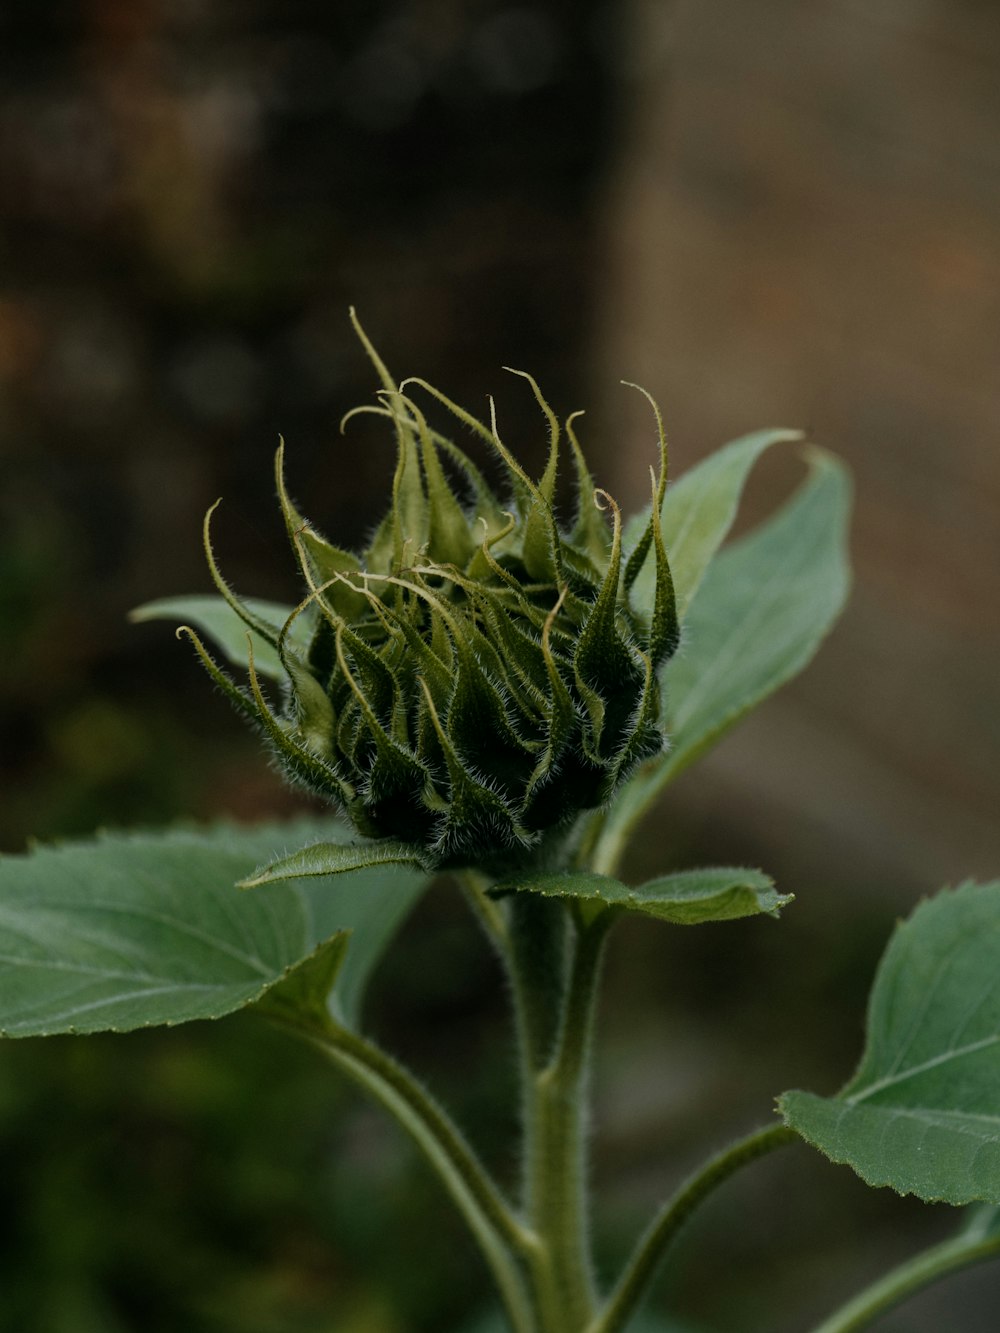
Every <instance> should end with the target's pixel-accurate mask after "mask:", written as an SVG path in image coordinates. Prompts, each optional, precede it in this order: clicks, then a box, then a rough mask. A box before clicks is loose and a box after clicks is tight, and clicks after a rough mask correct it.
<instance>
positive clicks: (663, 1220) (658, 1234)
mask: <svg viewBox="0 0 1000 1333" xmlns="http://www.w3.org/2000/svg"><path fill="white" fill-rule="evenodd" d="M796 1137H797V1136H796V1134H795V1132H794V1130H791V1129H788V1128H787V1127H786V1126H785V1125H769V1126H768V1127H767V1128H766V1129H759V1130H756V1131H755V1132H754V1133H753V1134H749V1135H748V1136H747V1137H746V1138H745V1139H740V1140H739V1141H738V1142H736V1143H734V1144H731V1145H730V1146H729V1147H728V1148H725V1149H723V1151H722V1152H720V1153H718V1154H717V1155H716V1156H715V1157H712V1158H711V1159H710V1160H709V1161H708V1162H707V1163H706V1164H705V1165H704V1166H703V1167H702V1168H701V1169H700V1170H698V1171H696V1172H695V1173H694V1175H692V1176H690V1177H689V1178H688V1180H686V1181H685V1183H684V1184H683V1185H682V1186H681V1187H680V1189H679V1190H678V1191H677V1193H676V1194H675V1195H674V1196H673V1198H671V1199H669V1200H668V1201H667V1203H666V1204H665V1205H664V1206H663V1208H662V1209H661V1211H660V1212H659V1214H658V1215H657V1216H656V1218H655V1219H654V1220H653V1223H652V1225H651V1226H650V1227H649V1229H648V1231H647V1232H646V1234H645V1235H644V1236H643V1238H642V1239H641V1240H640V1242H639V1244H638V1245H637V1247H636V1249H635V1250H634V1252H633V1254H632V1257H631V1259H630V1260H629V1261H628V1264H627V1265H626V1267H625V1270H624V1272H623V1273H622V1275H621V1278H620V1279H619V1281H618V1285H617V1286H616V1287H615V1290H614V1291H613V1292H612V1293H611V1296H610V1297H609V1298H608V1301H607V1304H606V1305H605V1307H604V1309H603V1310H602V1311H601V1312H600V1314H599V1315H598V1316H597V1318H596V1319H594V1320H593V1322H592V1323H590V1324H588V1325H586V1326H585V1328H586V1333H619V1330H620V1329H623V1328H624V1327H625V1325H626V1323H627V1322H628V1320H629V1319H631V1317H632V1316H633V1315H634V1314H635V1312H636V1309H637V1308H638V1306H639V1303H640V1302H641V1301H642V1299H643V1298H644V1297H645V1295H646V1293H647V1292H648V1290H649V1286H650V1283H651V1282H652V1280H653V1277H654V1276H655V1274H656V1269H657V1267H658V1266H659V1264H660V1262H661V1260H662V1259H663V1256H664V1255H665V1254H666V1251H667V1249H668V1248H669V1246H670V1244H671V1243H672V1242H673V1240H674V1239H675V1237H676V1236H677V1234H678V1232H679V1231H680V1230H681V1228H682V1227H683V1226H684V1224H685V1223H686V1222H687V1220H688V1218H689V1217H690V1216H691V1214H692V1213H693V1212H694V1211H695V1209H696V1208H697V1207H698V1205H699V1204H700V1203H701V1202H702V1200H704V1199H705V1198H707V1196H708V1195H709V1194H711V1193H712V1192H713V1191H714V1190H715V1189H717V1188H718V1186H719V1185H721V1184H722V1183H723V1181H725V1180H727V1179H728V1178H729V1177H730V1176H731V1175H733V1174H734V1173H735V1172H736V1171H738V1170H740V1168H741V1167H743V1166H746V1165H747V1164H748V1163H749V1162H753V1161H756V1160H757V1158H758V1157H763V1156H764V1155H765V1154H766V1153H769V1152H773V1151H774V1150H775V1149H776V1148H780V1147H782V1146H783V1145H784V1144H786V1143H792V1142H793V1141H794V1140H795V1139H796ZM817 1333H818V1331H817ZM824 1333H830V1330H826V1329H825V1330H824Z"/></svg>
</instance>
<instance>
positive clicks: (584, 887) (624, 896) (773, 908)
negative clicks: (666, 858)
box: [496, 866, 792, 926]
mask: <svg viewBox="0 0 1000 1333" xmlns="http://www.w3.org/2000/svg"><path fill="white" fill-rule="evenodd" d="M515 890H516V891H518V892H522V893H539V894H542V895H543V896H545V897H547V898H576V899H579V900H581V901H586V902H594V903H600V904H603V905H604V906H606V907H615V908H622V909H624V910H626V911H630V912H642V913H643V914H644V915H645V916H652V917H656V918H657V919H658V920H660V921H670V922H672V923H673V924H674V925H678V926H693V925H699V924H700V923H701V922H703V921H732V920H734V919H736V918H737V917H744V916H757V915H758V914H759V913H761V912H764V913H766V914H767V915H769V916H777V914H778V909H779V908H781V907H784V905H785V904H786V903H789V902H791V901H792V899H791V896H790V895H787V894H781V893H778V892H777V891H776V890H775V888H774V881H773V880H771V879H770V878H769V877H768V876H767V875H765V874H764V873H763V872H762V871H760V870H743V869H734V868H732V867H730V866H718V867H712V868H709V869H703V870H681V871H677V872H676V873H675V874H672V875H662V876H661V877H660V878H659V879H652V880H650V881H649V882H648V883H647V884H641V885H640V886H639V887H638V888H636V889H630V888H629V887H628V885H626V884H623V883H622V882H621V880H619V879H614V878H613V877H612V876H610V875H596V874H592V873H590V872H588V871H576V872H570V873H567V874H561V875H560V874H550V875H532V876H530V877H528V878H526V879H517V880H511V881H509V882H507V883H504V884H500V885H498V886H497V888H496V892H497V893H498V894H499V893H505V892H508V891H515Z"/></svg>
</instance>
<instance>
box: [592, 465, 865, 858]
mask: <svg viewBox="0 0 1000 1333" xmlns="http://www.w3.org/2000/svg"><path fill="white" fill-rule="evenodd" d="M809 461H810V465H811V473H810V476H809V477H808V479H807V480H806V482H805V483H804V484H803V485H802V486H801V487H800V489H799V490H798V491H797V492H796V494H795V495H794V496H793V497H792V499H791V500H790V501H789V502H788V504H786V505H785V506H784V507H783V508H782V509H781V510H779V512H778V513H777V514H776V515H775V516H774V517H773V518H772V519H770V520H769V521H768V522H767V523H765V524H764V525H762V526H761V527H759V528H757V529H755V530H754V531H753V532H752V533H750V535H749V536H747V537H744V538H743V539H742V540H741V541H738V542H734V543H733V545H732V546H729V547H727V548H726V549H725V550H723V551H722V552H721V553H720V554H719V555H718V557H717V558H716V559H715V560H714V561H713V562H712V565H711V568H710V569H709V570H708V573H707V574H706V576H705V579H704V582H703V583H702V586H701V590H700V592H699V593H698V597H697V598H696V600H695V601H694V603H693V604H692V605H691V607H690V610H689V612H688V616H687V620H686V621H685V630H684V639H685V641H684V643H683V644H682V646H681V648H680V650H679V651H678V652H677V654H676V655H675V656H674V657H673V658H672V659H671V661H670V662H669V663H668V665H667V667H666V669H665V670H664V672H663V676H662V681H663V694H664V712H665V718H666V730H667V734H668V736H669V737H670V740H671V747H670V749H669V750H668V751H667V753H666V754H664V755H663V756H662V757H660V758H657V759H654V760H651V761H649V762H648V763H646V764H644V765H643V766H642V767H641V768H640V769H639V770H638V771H637V772H636V774H635V775H634V776H633V777H632V778H631V779H630V780H629V781H628V782H626V783H625V784H624V786H623V787H622V788H621V789H620V790H619V792H618V794H617V795H616V797H615V799H614V803H613V805H612V808H611V810H610V812H609V815H608V820H607V824H606V828H605V832H604V835H603V840H604V844H605V846H610V845H613V844H620V842H621V841H622V840H623V839H624V837H625V835H626V834H627V832H628V830H629V829H631V828H632V827H633V826H634V825H635V824H636V822H637V821H638V820H639V819H640V818H641V816H642V815H643V814H644V813H645V811H646V810H647V809H648V808H649V806H650V805H651V804H652V802H653V801H654V800H655V799H656V797H657V795H658V794H659V792H660V791H661V790H662V788H663V787H665V786H666V784H667V783H668V782H670V781H671V779H673V778H675V777H676V776H677V774H678V773H680V772H682V771H683V769H685V768H686V767H687V766H688V764H690V763H692V762H693V761H694V760H695V759H697V758H698V757H699V756H700V755H702V754H703V753H704V752H705V751H706V750H707V749H709V748H710V747H711V746H712V745H714V744H715V742H716V741H717V740H719V739H720V737H722V736H723V735H725V733H726V732H727V731H728V730H729V729H730V728H731V727H732V726H734V725H735V724H736V723H737V722H738V721H739V720H740V718H742V717H744V716H745V715H746V714H747V713H748V712H749V711H750V710H751V709H752V708H754V707H755V706H756V705H757V704H759V703H761V702H762V701H763V700H764V699H766V698H767V696H768V695H769V694H771V693H773V691H774V690H776V689H777V688H778V686H779V685H783V684H784V683H785V682H786V681H788V680H790V679H791V678H792V677H793V676H795V675H796V674H797V673H798V672H799V671H801V670H802V669H803V667H805V666H806V665H807V664H808V662H809V661H810V659H811V658H812V656H813V654H814V653H815V652H816V649H817V648H818V647H819V645H820V643H821V642H822V640H823V638H824V636H825V635H826V633H827V631H828V630H829V629H830V627H831V625H832V624H833V622H834V621H835V620H836V618H837V616H838V614H839V612H840V610H841V608H842V607H843V605H844V602H845V600H846V597H847V591H848V586H849V583H850V575H849V568H848V563H847V550H846V536H847V521H848V515H849V508H850V484H849V481H848V477H847V473H846V471H845V469H844V467H843V466H842V465H841V464H840V463H839V462H838V461H837V460H836V459H835V458H833V457H832V455H830V454H827V453H824V452H822V451H820V450H818V449H810V451H809ZM601 863H602V862H601V861H600V860H599V861H598V864H601Z"/></svg>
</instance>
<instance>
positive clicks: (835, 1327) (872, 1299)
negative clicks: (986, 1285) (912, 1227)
mask: <svg viewBox="0 0 1000 1333" xmlns="http://www.w3.org/2000/svg"><path fill="white" fill-rule="evenodd" d="M998 1254H1000V1235H998V1234H993V1235H992V1236H991V1235H986V1236H983V1237H982V1239H980V1240H978V1241H976V1240H975V1239H974V1238H972V1237H970V1236H968V1235H965V1236H958V1237H956V1238H955V1239H954V1240H947V1241H944V1242H943V1243H942V1244H941V1245H934V1246H932V1247H931V1248H930V1249H929V1250H924V1252H923V1254H918V1255H917V1256H916V1257H915V1258H913V1259H909V1260H907V1262H906V1263H903V1264H900V1265H899V1267H898V1268H894V1269H893V1270H892V1272H891V1273H887V1274H886V1275H885V1277H882V1278H879V1280H878V1281H877V1282H873V1283H872V1285H871V1286H870V1287H867V1288H866V1289H865V1290H864V1291H862V1292H860V1293H859V1294H858V1295H857V1296H855V1297H854V1299H853V1300H850V1301H848V1302H847V1304H846V1305H844V1306H841V1308H840V1309H839V1310H837V1311H836V1313H835V1314H832V1315H830V1316H829V1318H828V1319H824V1320H823V1322H822V1323H821V1324H817V1326H816V1327H815V1329H814V1330H813V1333H856V1330H857V1329H860V1328H868V1327H869V1325H870V1324H872V1323H873V1322H874V1321H875V1320H876V1319H877V1318H878V1317H879V1315H881V1314H884V1313H885V1311H886V1310H891V1309H892V1307H893V1306H894V1305H899V1303H900V1302H901V1301H904V1300H905V1299H906V1298H907V1296H911V1295H912V1294H913V1293H914V1292H916V1291H919V1290H920V1289H921V1287H926V1286H929V1285H930V1284H931V1283H932V1282H936V1281H937V1280H938V1279H939V1278H942V1277H945V1276H946V1275H947V1274H948V1273H955V1272H957V1271H958V1270H959V1269H960V1268H968V1267H969V1266H970V1265H971V1264H978V1263H981V1262H982V1261H983V1260H984V1259H991V1258H993V1257H994V1256H995V1255H998Z"/></svg>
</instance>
